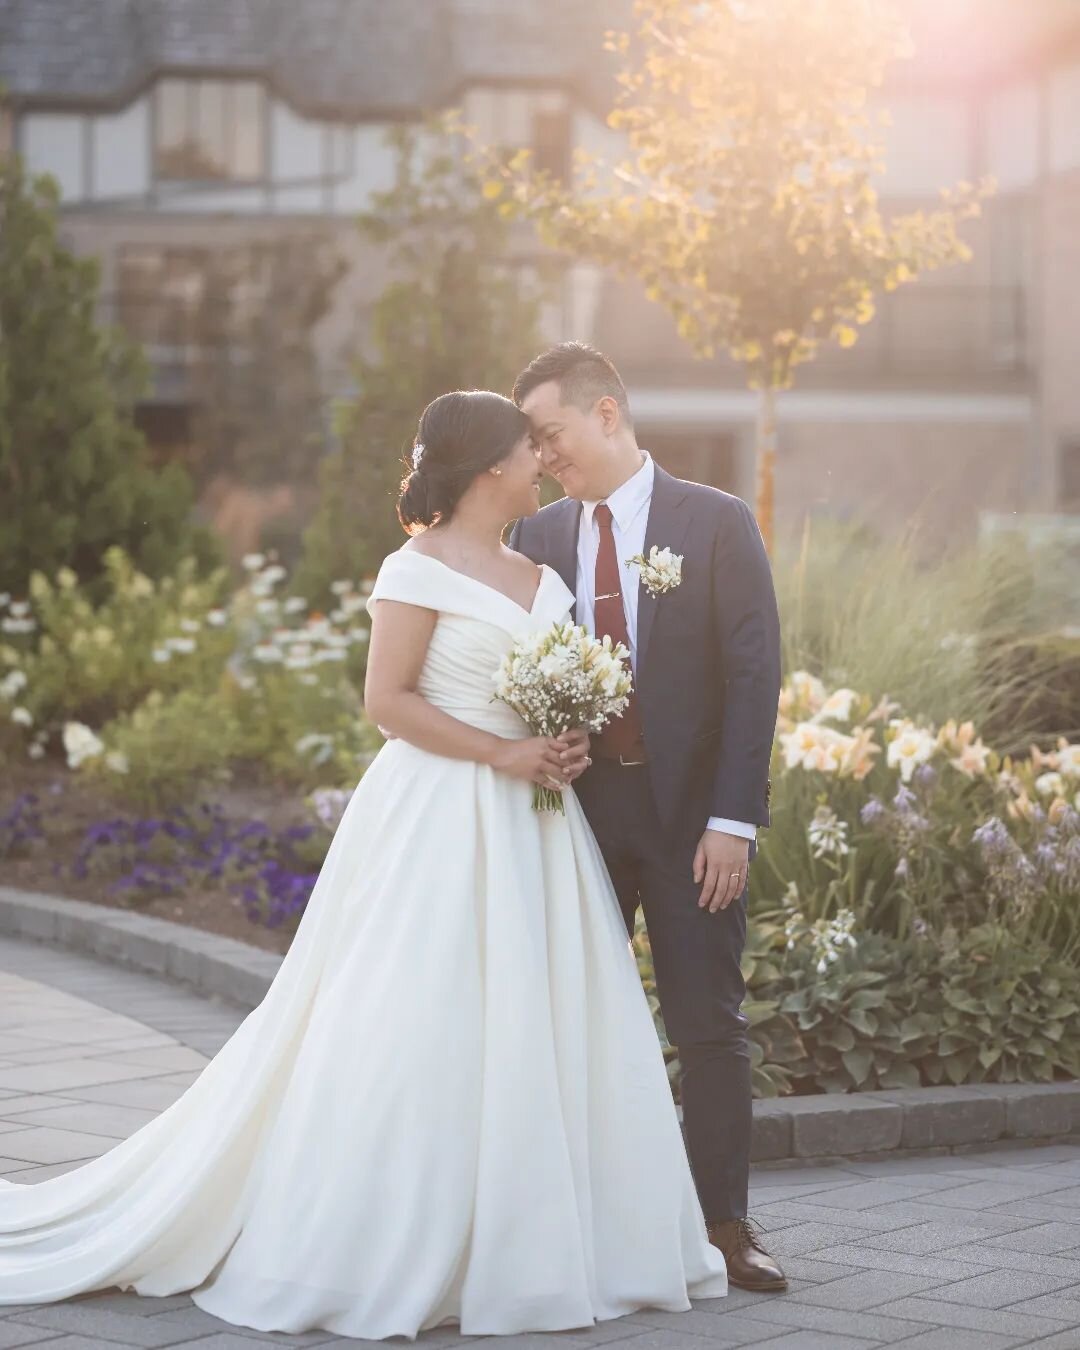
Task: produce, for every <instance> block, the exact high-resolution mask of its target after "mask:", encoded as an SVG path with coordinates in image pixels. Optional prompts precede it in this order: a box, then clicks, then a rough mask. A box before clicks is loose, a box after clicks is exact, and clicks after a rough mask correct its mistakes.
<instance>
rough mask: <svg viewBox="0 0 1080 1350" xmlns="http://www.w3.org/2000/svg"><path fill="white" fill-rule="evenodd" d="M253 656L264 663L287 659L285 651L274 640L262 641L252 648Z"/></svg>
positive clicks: (271, 663)
mask: <svg viewBox="0 0 1080 1350" xmlns="http://www.w3.org/2000/svg"><path fill="white" fill-rule="evenodd" d="M251 654H252V656H253V657H254V658H255V660H256V661H261V662H262V663H263V664H264V665H268V666H269V665H274V664H275V663H276V662H278V661H283V660H284V659H285V653H284V652H283V651H282V650H281V648H280V647H279V646H278V645H277V644H276V643H274V642H260V643H259V645H258V646H257V647H255V648H254V649H253V650H252V653H251Z"/></svg>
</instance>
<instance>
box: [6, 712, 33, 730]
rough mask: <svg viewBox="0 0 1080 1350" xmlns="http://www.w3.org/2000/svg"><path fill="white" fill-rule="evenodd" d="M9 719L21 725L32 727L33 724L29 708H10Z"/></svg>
mask: <svg viewBox="0 0 1080 1350" xmlns="http://www.w3.org/2000/svg"><path fill="white" fill-rule="evenodd" d="M11 720H12V721H13V722H17V723H18V724H19V726H21V727H32V726H33V725H34V715H33V713H32V712H31V711H30V709H29V708H22V707H19V708H12V710H11Z"/></svg>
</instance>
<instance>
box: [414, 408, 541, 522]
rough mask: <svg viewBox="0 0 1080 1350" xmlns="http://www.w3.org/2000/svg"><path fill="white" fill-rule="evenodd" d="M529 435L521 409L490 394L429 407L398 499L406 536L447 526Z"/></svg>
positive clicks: (525, 418)
mask: <svg viewBox="0 0 1080 1350" xmlns="http://www.w3.org/2000/svg"><path fill="white" fill-rule="evenodd" d="M528 430H529V419H528V418H527V417H526V416H525V414H524V413H523V412H522V411H521V409H520V408H519V407H517V405H516V404H514V403H512V402H511V401H510V399H508V398H503V396H502V395H501V394H492V393H489V392H488V391H487V390H484V389H470V390H462V389H459V390H456V391H455V392H454V393H452V394H440V395H439V397H438V398H437V399H436V400H435V401H434V403H429V404H428V406H427V407H426V408H425V409H424V412H423V415H422V416H421V418H420V426H419V427H418V429H417V432H416V444H415V445H414V446H413V452H412V472H411V473H409V474H408V475H407V476H406V477H405V479H404V480H403V481H402V484H401V495H400V496H399V497H398V504H397V513H398V519H399V520H400V521H401V523H402V526H403V527H404V529H405V531H406V533H407V534H416V533H418V532H419V531H420V530H423V529H427V527H428V526H429V525H434V524H435V523H436V522H439V523H441V524H445V523H446V522H447V521H448V520H449V519H450V517H451V516H452V515H453V514H454V508H455V507H456V506H457V504H458V502H459V501H460V500H461V497H462V494H463V493H464V492H465V490H466V489H467V488H468V486H469V484H470V483H471V482H472V481H473V479H474V478H476V477H477V475H478V474H481V473H486V471H487V470H488V469H490V468H492V467H493V466H494V465H496V464H498V462H499V461H500V460H501V459H505V458H506V456H507V455H508V454H509V453H510V451H511V450H513V448H514V446H515V445H517V443H518V441H520V440H521V438H522V436H524V435H525V434H526V433H527V432H528Z"/></svg>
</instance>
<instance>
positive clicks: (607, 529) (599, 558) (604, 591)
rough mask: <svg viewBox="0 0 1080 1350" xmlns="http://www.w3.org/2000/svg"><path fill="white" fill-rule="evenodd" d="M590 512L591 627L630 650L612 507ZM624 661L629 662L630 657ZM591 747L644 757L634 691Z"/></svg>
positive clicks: (603, 505)
mask: <svg viewBox="0 0 1080 1350" xmlns="http://www.w3.org/2000/svg"><path fill="white" fill-rule="evenodd" d="M593 515H594V517H595V519H596V523H597V524H598V525H599V526H600V548H599V551H598V552H597V555H596V591H595V596H596V599H595V608H594V611H593V612H594V620H593V627H594V629H595V631H596V636H597V637H600V638H604V637H610V638H611V641H612V642H613V643H615V642H621V643H622V644H623V646H624V647H625V648H626V650H627V651H629V650H630V635H629V633H628V632H627V629H626V612H625V610H624V609H623V598H622V585H623V574H622V571H621V569H620V568H619V558H618V555H617V553H616V552H615V535H614V534H613V533H612V529H611V521H612V515H611V507H610V506H608V505H607V504H606V503H604V502H601V503H600V504H599V506H597V507H596V509H595V511H594V512H593ZM627 664H628V665H629V658H627ZM593 746H594V748H595V749H596V751H597V752H598V753H599V754H601V755H606V756H608V757H609V758H616V757H618V756H620V755H621V756H623V757H624V758H626V759H641V758H643V757H644V754H643V749H644V747H643V744H642V736H641V714H640V712H639V710H638V704H637V693H636V691H635V692H634V693H632V694H631V695H630V703H629V706H628V707H627V709H626V711H625V712H624V713H623V715H622V716H621V717H616V718H613V719H612V720H611V721H610V722H608V724H607V725H606V726H605V727H604V729H603V731H601V732H600V734H599V735H598V736H594V737H593Z"/></svg>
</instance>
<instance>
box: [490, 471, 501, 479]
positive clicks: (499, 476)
mask: <svg viewBox="0 0 1080 1350" xmlns="http://www.w3.org/2000/svg"><path fill="white" fill-rule="evenodd" d="M491 472H492V473H493V474H494V475H495V477H496V478H501V477H502V469H492V471H491Z"/></svg>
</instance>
